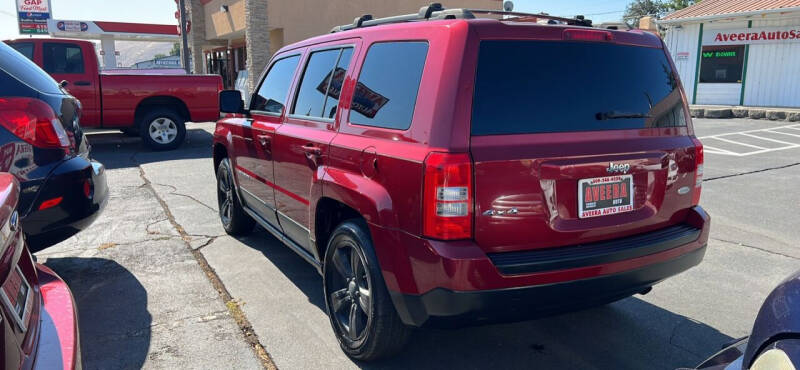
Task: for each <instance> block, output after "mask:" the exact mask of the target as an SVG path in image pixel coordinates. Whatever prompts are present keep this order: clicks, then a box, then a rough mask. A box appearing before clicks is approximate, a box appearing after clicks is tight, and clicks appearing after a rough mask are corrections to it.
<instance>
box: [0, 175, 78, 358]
mask: <svg viewBox="0 0 800 370" xmlns="http://www.w3.org/2000/svg"><path fill="white" fill-rule="evenodd" d="M18 196H19V184H18V182H17V180H16V178H15V177H14V176H13V175H11V174H8V173H0V238H2V246H1V248H2V250H1V251H0V289H3V292H5V293H7V292H8V291H9V290H12V289H13V288H12V287H14V286H20V283H19V280H16V279H17V278H18V277H19V276H20V275H18V273H17V271H19V272H21V273H22V275H21V278H22V279H24V281H25V282H27V285H29V286H30V291H29V292H28V295H27V297H28V300H27V301H26V304H23V307H25V308H24V309H23V312H24V314H23V315H22V317H21V320H22V322H18V321H17V320H16V317H15V316H14V315H15V314H14V312H13V311H12V309H13V308H11V307H10V306H9V305H8V303H7V301H6V298H5V297H3V299H0V319H2V320H0V348H3V352H2V353H0V363H1V364H3V368H5V369H34V368H37V369H64V370H73V369H80V368H81V365H80V359H81V357H80V342H79V340H78V316H77V310H76V308H75V302H74V301H73V299H72V293H71V292H70V290H69V287H67V285H66V284H65V283H64V281H62V280H61V278H59V277H58V275H56V273H54V272H53V271H52V270H50V269H49V268H47V267H45V266H44V265H40V264H37V263H35V262H34V261H33V258H32V257H31V255H30V253H29V251H28V248H27V246H26V245H25V239H24V238H23V234H22V228H21V227H20V226H19V225H18V224H16V222H17V221H16V217H18V216H17V215H16V213H15V210H16V205H17V199H18ZM12 294H13V292H12ZM7 296H8V294H6V297H7ZM28 301H29V302H30V303H27V302H28Z"/></svg>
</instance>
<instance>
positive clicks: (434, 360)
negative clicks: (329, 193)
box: [37, 119, 800, 369]
mask: <svg viewBox="0 0 800 370" xmlns="http://www.w3.org/2000/svg"><path fill="white" fill-rule="evenodd" d="M782 126H786V127H782ZM695 127H696V131H697V135H698V136H700V137H701V138H702V140H703V141H704V143H706V145H707V147H706V149H707V151H706V155H705V174H704V178H705V182H704V185H703V195H702V200H701V204H702V205H703V206H704V207H705V208H706V210H707V211H708V212H709V214H710V215H711V216H712V232H711V239H710V241H709V246H708V251H707V254H706V257H705V260H704V262H703V263H702V264H701V265H700V266H698V267H696V268H694V269H692V270H690V271H688V272H686V273H684V274H682V275H679V276H677V277H675V278H673V279H671V280H668V281H666V282H664V283H661V284H659V285H657V286H655V287H654V289H653V291H652V292H651V293H649V294H647V295H645V296H635V297H631V298H628V299H625V300H623V301H620V302H617V303H614V304H611V305H607V306H604V307H600V308H595V309H591V310H587V311H582V312H577V313H570V314H565V315H561V316H557V317H551V318H546V319H540V320H535V321H528V322H523V323H516V324H505V325H493V326H483V327H476V328H467V329H460V330H419V331H417V332H415V333H414V336H413V338H412V340H411V343H410V345H409V346H408V348H407V349H406V350H405V351H404V352H403V353H402V354H401V355H399V356H398V357H396V358H394V359H391V360H387V361H384V362H380V363H376V364H363V363H354V362H352V361H351V360H349V359H348V358H347V357H345V356H344V354H343V353H342V352H341V351H340V350H339V348H338V345H337V344H336V341H335V338H334V336H333V334H332V332H331V329H330V326H329V322H328V319H327V317H326V316H325V312H324V301H323V299H322V285H321V278H320V277H319V275H317V273H316V271H315V270H314V269H313V268H312V267H311V266H310V265H308V264H307V263H306V262H304V261H303V260H302V259H301V258H300V257H298V256H296V255H295V254H294V253H293V252H291V251H290V250H289V249H287V248H285V247H283V246H282V245H281V244H280V243H279V242H278V241H277V240H276V239H274V238H273V237H271V236H270V235H268V234H267V233H266V232H265V231H263V230H259V231H258V232H256V233H254V234H253V235H251V236H249V237H246V238H241V239H234V238H231V237H229V236H226V235H225V233H224V231H223V229H222V227H221V225H220V224H219V221H218V218H217V205H216V204H217V203H216V194H215V182H214V179H213V176H214V174H213V169H212V163H211V157H210V156H211V152H210V143H211V132H212V130H213V123H201V124H190V125H189V128H190V129H189V132H188V142H187V143H186V145H184V146H183V147H182V148H180V149H178V150H176V151H171V152H159V153H155V152H150V151H149V150H148V149H145V148H144V147H143V146H142V145H141V143H140V140H139V139H138V138H128V137H125V136H123V135H122V134H121V133H117V132H111V131H109V132H100V133H94V134H91V135H90V139H89V140H90V141H91V142H92V144H93V149H92V155H93V157H94V158H96V159H97V160H99V161H101V162H103V163H104V164H105V165H106V167H107V169H108V181H109V185H110V188H111V197H110V200H109V204H108V207H107V208H106V210H105V212H104V213H103V215H102V216H101V217H100V218H99V219H98V220H97V221H96V222H95V223H94V225H93V226H92V227H91V228H89V229H88V230H86V231H84V232H82V233H80V234H78V235H76V236H74V237H72V238H70V239H69V240H67V241H64V242H62V243H60V244H58V245H57V246H54V247H52V248H49V249H47V250H45V251H42V252H39V253H37V258H38V260H39V262H44V263H45V264H46V265H48V266H50V267H51V268H53V269H54V270H55V271H57V272H58V273H59V274H61V275H62V277H63V278H64V279H65V280H66V281H67V283H69V285H70V286H71V287H72V289H73V293H74V295H75V300H76V302H77V305H78V310H79V312H80V320H81V321H80V325H81V341H82V346H83V361H84V368H85V369H100V368H103V369H106V368H138V367H145V368H157V369H172V368H209V369H220V368H237V369H239V368H259V367H262V366H267V367H271V366H276V367H278V368H282V369H307V368H336V369H339V368H358V367H363V368H372V367H376V368H377V367H380V368H409V367H414V368H531V367H540V368H583V369H590V368H598V369H642V368H648V369H659V368H663V369H674V368H676V367H681V366H694V365H696V364H697V363H698V362H699V361H701V360H702V359H704V358H706V357H708V356H710V355H711V354H713V353H714V352H716V351H717V350H718V349H719V348H720V347H721V346H722V345H723V344H725V343H727V342H730V341H731V340H733V339H734V338H738V337H741V336H744V335H746V334H748V333H749V331H750V329H751V326H752V323H753V319H754V318H755V316H756V314H757V311H758V308H759V307H760V305H761V302H762V301H763V299H764V298H765V297H766V295H767V294H768V293H769V291H770V290H771V289H772V288H773V287H774V286H775V285H777V284H778V283H779V282H780V281H781V280H783V279H784V278H785V277H786V276H788V275H789V274H790V273H792V272H794V271H795V270H797V269H798V268H800V248H799V247H798V246H797V245H796V243H795V242H794V241H795V240H798V238H800V230H798V228H797V227H796V224H797V220H798V219H800V217H798V214H797V209H798V205H800V196H798V193H797V184H798V183H800V125H794V126H791V127H790V125H788V123H787V122H770V121H752V120H743V119H740V120H737V119H731V120H709V119H696V120H695ZM752 130H757V131H752ZM743 131H744V133H742V132H743ZM720 135H723V136H720ZM721 139H722V140H721ZM743 144H744V145H743ZM759 148H760V149H759ZM261 348H263V350H265V351H266V354H265V353H263V352H260V350H261ZM267 354H268V357H267Z"/></svg>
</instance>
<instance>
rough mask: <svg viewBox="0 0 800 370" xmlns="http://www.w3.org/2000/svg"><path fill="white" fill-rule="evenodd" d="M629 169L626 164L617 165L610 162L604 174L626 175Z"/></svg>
mask: <svg viewBox="0 0 800 370" xmlns="http://www.w3.org/2000/svg"><path fill="white" fill-rule="evenodd" d="M630 169H631V165H630V164H627V163H625V164H618V163H614V162H610V163H609V164H608V168H606V172H608V173H615V172H621V173H627V172H628V171H630Z"/></svg>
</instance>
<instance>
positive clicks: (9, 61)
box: [0, 42, 62, 96]
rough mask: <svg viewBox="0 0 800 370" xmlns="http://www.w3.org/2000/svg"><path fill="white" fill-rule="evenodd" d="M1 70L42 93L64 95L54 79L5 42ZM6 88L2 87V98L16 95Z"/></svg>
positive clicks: (0, 54)
mask: <svg viewBox="0 0 800 370" xmlns="http://www.w3.org/2000/svg"><path fill="white" fill-rule="evenodd" d="M0 69H2V70H3V71H5V72H6V73H8V74H9V75H11V76H12V77H14V78H15V79H17V80H19V81H20V82H22V83H24V84H26V85H28V86H30V87H32V88H34V89H36V90H38V91H40V92H43V93H47V94H61V93H62V92H61V88H60V86H59V85H58V83H57V82H56V81H55V80H54V79H53V78H52V77H50V76H49V75H48V74H47V73H45V72H44V71H43V70H42V69H41V68H39V66H37V65H36V64H34V63H33V62H31V61H30V60H29V59H28V58H25V57H24V56H23V55H22V54H20V53H18V52H16V51H15V50H14V49H12V48H11V47H10V46H8V45H6V43H4V42H0ZM4 87H5V86H0V96H9V95H12V94H13V93H14V92H13V91H6V90H5V89H4Z"/></svg>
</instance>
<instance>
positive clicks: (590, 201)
mask: <svg viewBox="0 0 800 370" xmlns="http://www.w3.org/2000/svg"><path fill="white" fill-rule="evenodd" d="M630 211H633V175H617V176H606V177H596V178H593V179H582V180H578V217H579V218H589V217H598V216H606V215H613V214H617V213H623V212H630Z"/></svg>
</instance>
